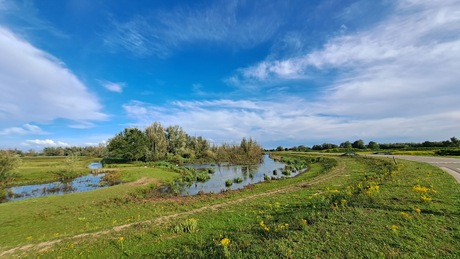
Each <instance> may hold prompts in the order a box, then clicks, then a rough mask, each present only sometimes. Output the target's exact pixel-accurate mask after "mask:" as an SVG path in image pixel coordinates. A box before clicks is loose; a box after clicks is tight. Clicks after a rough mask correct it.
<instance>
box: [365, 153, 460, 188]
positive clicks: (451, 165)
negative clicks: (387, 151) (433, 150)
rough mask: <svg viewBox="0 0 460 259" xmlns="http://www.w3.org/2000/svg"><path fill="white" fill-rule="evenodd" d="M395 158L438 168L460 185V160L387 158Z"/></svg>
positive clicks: (446, 158) (418, 157)
mask: <svg viewBox="0 0 460 259" xmlns="http://www.w3.org/2000/svg"><path fill="white" fill-rule="evenodd" d="M372 156H383V155H372ZM385 156H386V155H385ZM386 157H395V158H397V159H405V160H410V161H417V162H423V163H428V164H430V165H434V166H437V167H439V168H441V169H442V170H444V171H446V172H448V173H449V174H450V175H452V176H453V177H454V178H455V179H456V180H457V182H458V183H460V159H459V158H448V157H430V156H386Z"/></svg>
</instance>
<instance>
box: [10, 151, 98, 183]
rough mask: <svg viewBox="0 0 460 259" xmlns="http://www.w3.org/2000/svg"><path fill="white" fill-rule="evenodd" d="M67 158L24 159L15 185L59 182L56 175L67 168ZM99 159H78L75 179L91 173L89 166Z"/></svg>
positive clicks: (17, 171)
mask: <svg viewBox="0 0 460 259" xmlns="http://www.w3.org/2000/svg"><path fill="white" fill-rule="evenodd" d="M66 159H68V158H67V157H55V156H53V157H42V156H39V157H23V158H21V160H22V162H21V165H20V166H19V168H17V169H16V170H15V171H14V173H15V174H16V177H15V180H14V182H13V184H14V185H27V184H36V183H47V182H53V181H58V180H59V175H58V174H56V173H57V172H59V171H60V170H63V169H65V168H66ZM99 160H100V159H99V158H92V157H78V162H76V164H75V170H74V172H73V176H74V177H78V176H82V175H85V174H88V173H90V172H91V170H90V169H88V165H89V164H90V163H92V162H98V161H99Z"/></svg>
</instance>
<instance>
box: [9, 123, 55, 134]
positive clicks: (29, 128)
mask: <svg viewBox="0 0 460 259" xmlns="http://www.w3.org/2000/svg"><path fill="white" fill-rule="evenodd" d="M37 134H46V132H44V131H43V130H42V129H41V128H40V127H38V126H36V125H32V124H24V125H23V126H22V127H9V128H6V129H3V130H0V135H37Z"/></svg>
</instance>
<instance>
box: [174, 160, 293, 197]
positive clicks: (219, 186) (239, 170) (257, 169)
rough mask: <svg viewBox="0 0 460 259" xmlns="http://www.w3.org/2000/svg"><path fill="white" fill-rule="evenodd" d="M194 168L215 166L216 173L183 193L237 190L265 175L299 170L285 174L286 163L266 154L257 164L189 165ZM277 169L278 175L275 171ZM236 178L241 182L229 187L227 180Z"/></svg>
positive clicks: (193, 193) (277, 175) (279, 175)
mask: <svg viewBox="0 0 460 259" xmlns="http://www.w3.org/2000/svg"><path fill="white" fill-rule="evenodd" d="M189 166H191V167H193V168H196V169H199V168H214V170H215V173H214V174H211V175H210V176H211V179H209V180H208V181H206V182H204V183H202V182H196V183H193V184H192V185H191V186H189V187H186V188H185V190H184V191H182V195H187V194H188V195H195V194H197V193H198V192H200V191H202V192H204V193H211V192H213V193H218V192H221V191H222V190H227V189H231V190H236V189H242V188H243V187H244V186H247V185H250V184H255V183H258V182H263V181H264V175H267V176H269V177H270V178H281V177H293V176H296V175H297V174H298V173H299V172H298V171H295V172H292V173H291V174H290V175H289V176H284V175H283V174H282V173H281V171H282V169H284V167H285V164H283V163H280V162H276V161H274V160H273V159H271V158H270V157H269V156H268V155H264V160H263V162H262V163H261V164H259V165H255V166H229V165H220V166H219V165H189ZM274 170H276V175H274V173H273V171H274ZM235 178H241V179H242V180H243V181H242V182H241V183H235V182H233V184H232V185H231V186H229V187H227V186H226V185H225V181H227V180H232V181H233V180H234V179H235Z"/></svg>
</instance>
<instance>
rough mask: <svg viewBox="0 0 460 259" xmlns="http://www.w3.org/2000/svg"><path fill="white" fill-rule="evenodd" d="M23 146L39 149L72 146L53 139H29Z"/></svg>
mask: <svg viewBox="0 0 460 259" xmlns="http://www.w3.org/2000/svg"><path fill="white" fill-rule="evenodd" d="M22 145H23V146H39V147H70V145H69V144H67V143H65V142H62V141H54V140H52V139H29V140H27V141H25V142H24V143H22Z"/></svg>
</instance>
